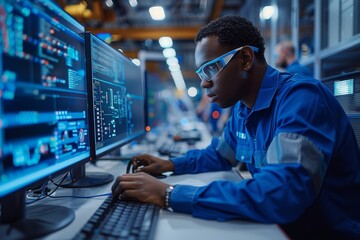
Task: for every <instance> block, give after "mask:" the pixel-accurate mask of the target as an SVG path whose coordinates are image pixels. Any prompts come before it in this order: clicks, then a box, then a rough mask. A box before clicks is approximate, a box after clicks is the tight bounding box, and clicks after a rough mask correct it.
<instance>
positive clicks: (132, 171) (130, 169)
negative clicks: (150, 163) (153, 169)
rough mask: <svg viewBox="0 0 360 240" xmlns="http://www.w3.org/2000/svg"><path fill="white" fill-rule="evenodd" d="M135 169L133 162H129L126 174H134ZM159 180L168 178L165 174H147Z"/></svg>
mask: <svg viewBox="0 0 360 240" xmlns="http://www.w3.org/2000/svg"><path fill="white" fill-rule="evenodd" d="M134 172H135V169H134V165H133V163H132V161H129V162H128V164H127V167H126V173H134ZM147 174H149V175H151V176H153V177H155V178H157V179H162V178H166V175H165V174H162V173H147Z"/></svg>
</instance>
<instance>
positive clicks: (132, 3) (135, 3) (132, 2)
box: [129, 0, 138, 8]
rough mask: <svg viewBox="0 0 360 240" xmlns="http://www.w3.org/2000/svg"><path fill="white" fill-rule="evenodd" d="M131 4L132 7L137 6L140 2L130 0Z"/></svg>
mask: <svg viewBox="0 0 360 240" xmlns="http://www.w3.org/2000/svg"><path fill="white" fill-rule="evenodd" d="M129 4H130V6H131V7H133V8H134V7H136V6H137V5H138V2H137V1H136V0H129Z"/></svg>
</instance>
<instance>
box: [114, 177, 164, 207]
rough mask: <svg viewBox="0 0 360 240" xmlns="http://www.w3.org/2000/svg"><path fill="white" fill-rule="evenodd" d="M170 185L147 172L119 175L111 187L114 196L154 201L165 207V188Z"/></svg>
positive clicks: (129, 199) (132, 199)
mask: <svg viewBox="0 0 360 240" xmlns="http://www.w3.org/2000/svg"><path fill="white" fill-rule="evenodd" d="M169 186H170V185H169V184H167V183H164V182H161V181H159V180H157V179H156V178H154V177H152V176H150V175H149V174H146V173H142V172H139V173H132V174H125V175H122V176H119V177H117V178H116V179H115V182H114V184H113V185H112V187H111V191H112V194H113V198H114V199H117V198H120V199H122V200H128V201H139V202H147V203H153V204H156V205H157V206H159V207H161V208H163V207H165V190H166V188H167V187H169Z"/></svg>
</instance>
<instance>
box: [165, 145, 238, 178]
mask: <svg viewBox="0 0 360 240" xmlns="http://www.w3.org/2000/svg"><path fill="white" fill-rule="evenodd" d="M218 143H219V139H218V138H213V139H212V141H211V144H210V145H209V146H208V147H207V148H205V149H201V150H199V149H196V150H190V151H188V152H187V153H186V154H185V155H184V156H181V157H175V158H172V159H170V160H171V161H172V162H173V163H174V168H175V171H174V173H175V174H183V173H201V172H209V171H221V170H230V169H231V164H230V162H228V161H227V160H226V159H224V158H222V157H221V156H220V155H219V153H218V152H217V151H216V146H217V145H218Z"/></svg>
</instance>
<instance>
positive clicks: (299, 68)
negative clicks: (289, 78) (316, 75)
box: [286, 61, 311, 77]
mask: <svg viewBox="0 0 360 240" xmlns="http://www.w3.org/2000/svg"><path fill="white" fill-rule="evenodd" d="M286 72H288V73H293V74H295V73H297V74H301V75H303V76H307V77H311V73H310V71H309V70H308V69H307V67H305V66H303V65H301V64H300V63H299V61H294V62H293V63H291V64H290V65H289V66H287V68H286Z"/></svg>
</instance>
